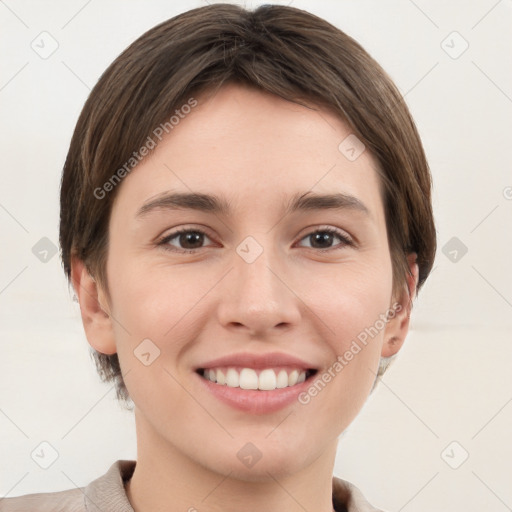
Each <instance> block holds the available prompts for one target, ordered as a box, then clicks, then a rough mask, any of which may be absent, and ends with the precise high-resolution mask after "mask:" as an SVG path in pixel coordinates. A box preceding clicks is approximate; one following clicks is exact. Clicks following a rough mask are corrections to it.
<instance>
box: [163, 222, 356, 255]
mask: <svg viewBox="0 0 512 512" xmlns="http://www.w3.org/2000/svg"><path fill="white" fill-rule="evenodd" d="M183 233H199V234H202V235H205V236H207V237H208V238H210V237H209V236H208V233H205V232H204V231H202V230H201V229H191V228H182V229H179V230H177V231H174V232H173V233H171V234H169V235H167V236H165V237H164V238H162V239H161V240H160V241H159V242H157V245H158V246H162V248H163V249H164V250H166V251H171V252H176V253H179V254H194V253H196V252H197V251H199V250H200V249H204V247H199V248H197V249H177V248H175V247H172V246H170V245H169V242H170V241H171V240H173V239H174V238H176V237H177V236H179V235H181V234H183ZM317 233H329V234H331V235H336V236H337V237H338V238H339V239H340V240H341V241H342V243H341V244H340V246H339V247H330V248H328V249H315V248H314V247H306V249H313V250H316V251H317V252H321V253H325V252H329V251H335V250H337V249H342V248H344V247H345V246H350V247H353V246H354V243H353V242H352V240H350V239H349V238H348V237H347V236H346V235H345V234H344V233H343V232H341V231H339V230H338V229H335V228H321V229H316V230H315V231H312V232H311V233H308V234H307V235H305V236H303V237H302V238H301V239H300V240H303V239H304V238H307V237H310V236H312V235H316V234H317ZM171 247H172V248H171Z"/></svg>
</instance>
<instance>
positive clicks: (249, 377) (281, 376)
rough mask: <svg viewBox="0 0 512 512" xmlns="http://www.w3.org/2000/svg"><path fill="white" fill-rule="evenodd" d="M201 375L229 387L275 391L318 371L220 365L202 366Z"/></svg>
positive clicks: (301, 380) (300, 381)
mask: <svg viewBox="0 0 512 512" xmlns="http://www.w3.org/2000/svg"><path fill="white" fill-rule="evenodd" d="M198 373H199V375H201V376H202V377H204V378H205V379H207V380H209V381H210V382H213V383H215V384H218V385H220V386H227V387H229V388H240V389H253V390H261V391H273V390H276V389H283V388H287V387H292V386H295V385H297V384H301V383H302V382H304V381H305V380H306V379H307V378H309V377H310V376H312V375H313V374H315V373H316V370H309V369H303V368H282V367H281V368H264V369H254V368H242V367H218V368H200V369H199V370H198Z"/></svg>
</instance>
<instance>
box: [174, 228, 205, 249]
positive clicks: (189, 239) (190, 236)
mask: <svg viewBox="0 0 512 512" xmlns="http://www.w3.org/2000/svg"><path fill="white" fill-rule="evenodd" d="M202 236H203V235H202V234H201V233H197V232H191V233H184V234H183V235H181V237H180V243H181V244H182V245H185V246H186V245H187V244H190V243H191V244H192V245H194V241H195V242H198V241H199V247H201V241H202V238H201V237H202ZM194 239H195V240H194ZM187 248H189V249H197V247H195V246H194V247H187Z"/></svg>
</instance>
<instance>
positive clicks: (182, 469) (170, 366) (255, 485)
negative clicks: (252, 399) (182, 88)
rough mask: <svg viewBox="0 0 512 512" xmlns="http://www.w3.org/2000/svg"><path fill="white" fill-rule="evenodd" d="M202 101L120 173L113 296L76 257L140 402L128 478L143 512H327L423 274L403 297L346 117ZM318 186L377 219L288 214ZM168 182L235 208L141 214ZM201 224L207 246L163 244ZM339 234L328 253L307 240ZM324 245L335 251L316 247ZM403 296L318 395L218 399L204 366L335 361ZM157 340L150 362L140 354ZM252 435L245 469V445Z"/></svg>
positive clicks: (231, 94) (238, 99)
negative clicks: (254, 409) (249, 406)
mask: <svg viewBox="0 0 512 512" xmlns="http://www.w3.org/2000/svg"><path fill="white" fill-rule="evenodd" d="M197 99H198V102H199V104H198V106H197V107H196V108H195V109H193V111H192V113H191V114H189V115H188V116H187V117H185V119H183V120H181V121H180V123H179V125H178V126H176V127H175V128H174V130H173V131H172V132H171V133H170V134H169V135H168V136H167V137H166V138H164V139H163V141H162V142H161V143H159V145H158V147H157V148H156V150H155V152H154V153H153V154H152V155H151V156H150V157H147V158H146V159H144V160H143V161H142V162H141V163H140V164H139V165H138V166H137V167H136V168H135V169H134V170H133V171H132V172H131V173H130V174H129V175H128V176H127V177H126V178H125V179H124V180H123V182H122V184H121V185H120V189H119V190H117V196H116V199H115V202H114V206H113V210H112V215H111V220H110V225H109V233H110V245H109V253H108V261H107V275H108V286H109V291H110V297H109V299H110V300H108V296H107V294H106V293H105V290H103V289H102V288H101V286H99V284H97V283H96V281H95V280H94V279H93V277H91V276H90V275H89V273H88V272H87V270H86V269H85V267H84V265H83V263H82V262H81V261H80V260H78V259H76V258H75V259H74V260H73V267H72V268H73V271H72V278H73V284H74V287H75V289H76V291H77V295H78V298H79V302H80V306H81V312H82V319H83V324H84V328H85V332H86V335H87V339H88V341H89V343H90V344H91V345H92V346H93V347H94V348H95V349H96V350H98V351H99V352H103V353H105V354H113V353H115V352H117V353H118V355H119V359H120V364H121V368H122V371H123V374H124V375H125V377H124V380H125V382H126V386H127V388H128V391H129V393H130V396H131V398H132V400H133V402H134V404H135V420H136V428H137V450H138V452H137V465H136V469H135V472H134V474H133V477H132V479H131V481H130V482H129V484H128V485H127V486H126V489H127V495H128V498H129V500H130V502H131V503H132V506H133V508H134V510H135V511H136V512H142V511H147V510H152V511H164V510H166V511H178V510H179V511H184V510H189V509H190V507H195V508H196V509H197V510H199V511H201V512H207V511H221V510H222V511H224V512H226V511H227V512H229V511H238V512H239V511H242V510H246V511H248V510H266V511H269V512H273V511H276V512H277V511H280V512H281V511H282V510H287V511H299V510H300V511H301V512H302V511H303V510H308V511H318V512H327V511H331V510H332V475H333V467H334V459H335V454H336V449H337V442H338V437H339V436H340V434H341V433H342V432H343V431H344V430H345V429H346V428H347V426H348V425H349V424H350V423H351V422H352V420H353V419H354V418H355V416H356V415H357V414H358V412H359V410H360V409H361V407H362V406H363V404H364V402H365V400H366V398H367V397H368V395H369V393H370V391H371V388H372V385H373V383H374V380H375V374H376V372H377V368H378V363H379V358H380V356H381V355H382V356H390V355H392V354H394V353H396V352H397V351H398V350H399V349H400V347H401V345H402V343H403V341H404V339H405V336H406V334H407V331H408V327H409V313H410V301H411V298H412V297H414V295H415V290H416V283H417V276H418V268H417V265H416V264H415V262H414V260H415V255H414V254H412V255H410V257H409V262H410V268H411V271H412V277H408V281H407V283H408V286H407V288H408V289H407V288H405V287H404V290H403V293H402V295H401V296H400V297H392V267H391V259H390V254H389V248H388V241H387V233H386V225H385V217H384V209H383V203H382V198H381V194H380V189H379V178H378V175H377V172H376V170H375V168H376V163H375V160H374V159H373V157H372V156H371V154H370V153H369V151H365V152H363V153H362V155H361V156H360V157H359V158H357V159H356V160H355V161H353V162H351V161H349V160H348V159H347V158H346V157H345V156H344V155H343V154H342V153H341V152H340V151H339V150H338V146H339V144H340V142H341V141H342V140H343V139H344V138H345V137H346V136H347V135H349V134H350V133H351V131H350V129H349V128H348V127H347V126H346V125H345V124H344V123H343V122H342V121H341V120H339V119H338V118H337V117H336V116H335V115H334V114H332V113H330V112H329V111H326V110H323V109H317V110H311V109H308V108H306V107H303V106H300V105H297V104H295V103H290V102H287V101H285V100H283V99H281V98H278V97H276V96H273V95H269V94H266V93H262V92H259V91H256V90H253V89H251V88H247V87H242V86H239V85H232V84H228V85H225V86H223V87H222V88H221V89H220V90H219V91H218V92H217V93H216V94H215V95H212V94H210V95H205V96H201V97H198V98H197ZM310 190H312V191H313V192H317V193H332V192H334V191H337V192H343V193H349V194H352V195H354V196H355V197H357V198H358V199H359V200H360V201H362V202H363V203H364V204H365V205H366V207H367V208H368V211H369V214H368V215H365V214H364V213H362V212H359V211H355V210H349V209H346V210H344V211H334V210H318V211H306V212H298V213H294V214H291V215H289V216H284V210H283V208H284V206H285V204H286V201H287V200H288V198H289V197H290V196H291V195H292V194H294V193H296V192H300V193H305V192H307V191H310ZM166 191H180V192H191V191H194V192H203V193H215V194H216V195H219V196H222V197H225V198H226V199H228V200H230V201H231V203H232V208H233V209H232V211H231V212H230V213H229V214H228V215H226V216H223V215H216V214H212V213H208V212H198V211H192V210H180V211H178V210H175V211H166V210H159V211H155V212H152V213H150V214H148V215H147V216H145V217H143V218H140V219H136V212H137V210H138V209H139V208H140V207H141V206H142V205H143V204H144V203H145V202H146V201H147V200H149V199H150V198H153V197H154V196H156V195H158V194H161V193H162V192H166ZM180 227H183V228H185V227H186V228H190V229H191V230H194V229H196V230H197V229H201V230H202V231H204V232H205V233H206V236H205V237H204V239H203V241H202V242H201V241H199V243H196V245H195V246H194V245H192V246H190V245H189V246H187V245H183V244H186V240H185V241H183V238H182V239H181V245H180V237H176V238H174V239H173V240H172V241H169V242H168V246H171V247H172V248H174V249H176V250H178V251H179V250H180V249H184V248H185V249H186V248H190V247H198V248H197V249H196V252H195V253H194V254H187V253H180V252H171V251H166V250H165V249H164V247H163V246H158V245H157V242H158V241H159V240H160V239H161V238H163V237H164V236H166V235H168V234H171V233H172V232H173V231H175V230H176V229H177V228H180ZM322 227H324V228H325V227H331V228H337V229H339V230H340V231H341V232H342V233H343V234H345V236H349V237H351V239H352V240H353V241H355V245H353V246H350V245H344V244H343V242H342V240H340V239H339V238H337V236H334V237H333V238H332V241H331V242H327V243H325V242H324V244H323V245H322V244H321V242H320V244H318V243H317V245H316V246H315V240H314V237H311V236H308V235H311V233H314V232H315V230H321V228H322ZM247 236H252V237H253V238H254V239H256V240H257V242H258V243H259V244H260V246H261V247H262V248H263V252H262V254H261V255H260V256H259V257H258V258H257V259H256V260H255V261H254V262H253V263H247V262H246V261H244V259H242V258H241V257H240V256H239V255H238V254H237V252H236V248H237V246H238V245H239V244H240V243H241V242H242V241H243V240H244V239H245V238H246V237H247ZM322 248H327V249H329V251H328V252H323V253H322V252H320V251H321V249H322ZM395 301H398V302H400V304H401V306H402V310H401V311H400V312H399V313H398V314H397V315H396V316H395V317H394V318H393V319H391V320H389V321H388V322H387V324H386V325H385V328H384V329H382V330H381V331H380V332H379V334H378V335H377V336H375V337H374V338H373V339H372V340H371V342H370V343H368V344H367V346H366V347H365V348H364V349H363V350H361V351H360V352H359V353H358V354H357V355H356V356H354V358H353V359H352V361H350V363H349V364H347V365H346V366H345V367H344V368H343V370H342V371H341V372H339V373H338V374H337V375H336V377H335V378H334V379H332V380H331V382H330V383H329V384H328V385H327V386H325V388H324V389H323V390H322V391H321V392H320V393H319V394H318V395H317V396H316V397H314V398H313V399H311V401H310V402H309V403H308V404H307V405H303V404H300V403H294V404H292V405H291V406H288V407H286V408H285V409H283V410H280V411H278V412H275V413H272V414H263V415H253V414H248V413H243V412H240V411H237V410H235V409H232V408H231V407H230V406H228V405H225V404H223V403H221V402H220V401H218V400H217V399H216V398H215V397H214V396H213V395H211V394H209V393H207V392H205V391H204V390H203V389H202V387H201V386H200V384H201V382H200V381H198V378H197V375H195V374H194V369H195V368H196V367H197V366H198V365H199V364H200V363H201V362H205V361H208V360H211V359H214V358H216V357H219V356H224V355H227V354H230V353H233V352H238V353H239V352H244V351H247V352H257V353H266V352H270V351H280V352H285V353H288V354H293V355H296V356H298V357H300V358H302V359H305V360H306V361H311V362H312V363H313V364H312V365H313V366H316V367H318V368H319V369H320V370H319V375H320V374H321V373H322V369H324V370H325V369H327V368H329V367H331V366H332V364H333V362H334V361H335V360H336V357H337V355H342V354H344V353H345V351H346V350H347V349H348V348H349V347H350V344H351V342H352V341H353V340H354V339H355V338H356V337H357V335H358V334H359V333H360V332H361V331H363V330H364V329H365V328H367V327H370V326H372V325H374V324H375V322H376V320H377V319H378V318H379V315H381V314H384V313H385V312H386V311H387V310H388V309H389V308H390V307H391V306H392V304H393V303H394V302H395ZM146 338H149V339H150V340H152V342H153V343H154V344H155V345H157V346H158V348H159V349H160V351H161V352H160V356H159V357H158V358H157V359H156V360H155V361H154V362H153V363H152V364H150V365H149V366H145V365H144V364H142V363H141V362H140V361H139V360H138V359H137V358H136V357H135V356H134V353H133V351H134V350H135V349H136V347H137V346H138V345H139V344H140V343H141V341H142V340H143V339H146ZM247 442H251V443H253V444H254V445H255V446H256V447H257V448H258V450H259V451H260V452H261V454H262V457H261V459H260V460H259V461H258V463H257V464H255V465H254V466H252V467H251V468H248V467H246V466H244V465H243V464H241V463H240V460H239V459H238V458H237V452H238V451H239V450H240V449H241V448H242V447H243V446H244V445H245V444H246V443H247Z"/></svg>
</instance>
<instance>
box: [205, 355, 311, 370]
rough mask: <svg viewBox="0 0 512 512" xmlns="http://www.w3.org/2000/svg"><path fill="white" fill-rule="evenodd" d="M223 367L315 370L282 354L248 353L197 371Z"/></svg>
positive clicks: (228, 358) (214, 360) (217, 361)
mask: <svg viewBox="0 0 512 512" xmlns="http://www.w3.org/2000/svg"><path fill="white" fill-rule="evenodd" d="M221 366H241V367H243V368H254V369H261V368H272V367H276V366H290V367H293V368H301V369H304V370H315V369H316V368H315V367H314V366H312V365H311V364H310V363H307V362H306V361H304V360H302V359H299V358H298V357H295V356H291V355H289V354H283V353H282V352H268V353H266V354H251V353H248V352H244V353H240V354H230V355H228V356H223V357H219V358H217V359H213V360H211V361H208V362H205V363H203V364H201V365H199V366H198V367H197V368H196V370H199V369H206V368H218V367H221Z"/></svg>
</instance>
